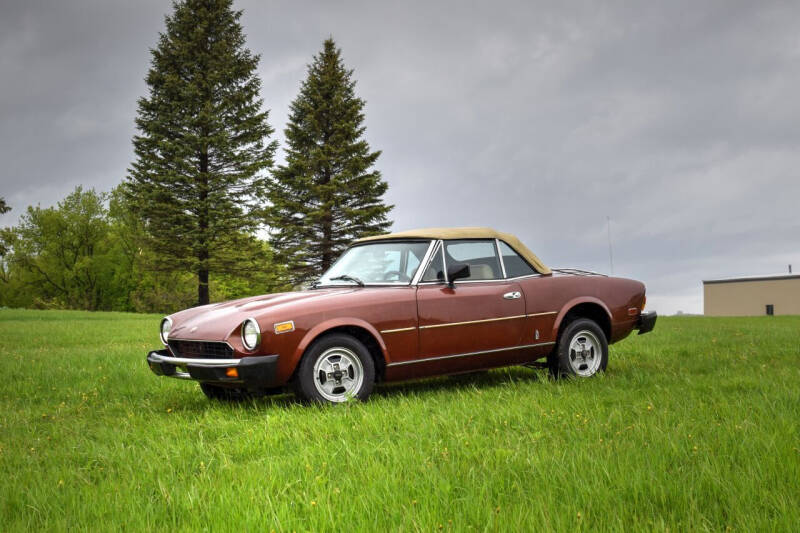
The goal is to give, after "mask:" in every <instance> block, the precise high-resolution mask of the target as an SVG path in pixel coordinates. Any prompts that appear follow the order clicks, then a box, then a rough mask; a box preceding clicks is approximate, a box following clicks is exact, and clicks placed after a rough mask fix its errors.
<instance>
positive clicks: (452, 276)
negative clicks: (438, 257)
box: [447, 263, 470, 288]
mask: <svg viewBox="0 0 800 533" xmlns="http://www.w3.org/2000/svg"><path fill="white" fill-rule="evenodd" d="M469 276H470V272H469V265H468V264H466V263H455V264H453V265H450V266H449V267H448V268H447V280H448V282H449V283H450V287H451V288H452V287H453V283H454V282H455V281H456V280H457V279H464V278H468V277H469Z"/></svg>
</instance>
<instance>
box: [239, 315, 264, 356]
mask: <svg viewBox="0 0 800 533" xmlns="http://www.w3.org/2000/svg"><path fill="white" fill-rule="evenodd" d="M248 322H252V323H253V324H254V325H255V326H256V344H255V346H248V345H247V341H245V340H244V325H245V324H247V323H248ZM239 335H240V336H241V337H242V346H243V347H244V349H245V350H247V351H248V352H252V351H255V350H256V349H258V347H259V346H261V326H259V325H258V321H257V320H256V319H255V318H253V317H247V318H245V319H244V320H243V321H242V325H241V331H240V332H239Z"/></svg>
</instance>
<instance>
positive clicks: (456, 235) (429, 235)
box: [356, 228, 552, 274]
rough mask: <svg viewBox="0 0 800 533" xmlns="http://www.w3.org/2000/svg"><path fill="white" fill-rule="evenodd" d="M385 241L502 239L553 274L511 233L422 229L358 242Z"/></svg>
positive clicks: (538, 266) (489, 230) (466, 229)
mask: <svg viewBox="0 0 800 533" xmlns="http://www.w3.org/2000/svg"><path fill="white" fill-rule="evenodd" d="M385 239H500V240H501V241H504V242H505V243H506V244H508V245H509V246H511V248H513V249H514V250H515V251H516V252H517V253H518V254H519V255H521V256H522V257H524V258H525V260H526V261H528V262H529V263H530V264H531V266H533V267H534V268H535V269H536V270H537V271H538V272H539V273H540V274H551V273H552V272H551V271H550V269H549V268H548V267H547V265H545V264H544V263H542V261H541V260H540V259H539V258H538V257H536V254H534V253H533V252H531V251H530V250H529V249H528V247H527V246H525V245H524V244H522V241H520V240H519V239H518V238H516V237H515V236H514V235H512V234H510V233H504V232H502V231H497V230H493V229H492V228H422V229H412V230H408V231H400V232H397V233H388V234H386V235H375V236H374V237H364V238H363V239H358V240H357V241H356V242H366V241H382V240H385Z"/></svg>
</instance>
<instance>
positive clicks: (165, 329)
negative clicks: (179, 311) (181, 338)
mask: <svg viewBox="0 0 800 533" xmlns="http://www.w3.org/2000/svg"><path fill="white" fill-rule="evenodd" d="M171 329H172V320H170V318H169V317H168V316H165V317H164V318H163V319H162V320H161V342H163V343H164V344H167V336H168V335H169V330H171Z"/></svg>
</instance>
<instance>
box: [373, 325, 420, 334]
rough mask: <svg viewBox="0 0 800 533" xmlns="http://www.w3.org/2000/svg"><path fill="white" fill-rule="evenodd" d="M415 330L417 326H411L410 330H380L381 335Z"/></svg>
mask: <svg viewBox="0 0 800 533" xmlns="http://www.w3.org/2000/svg"><path fill="white" fill-rule="evenodd" d="M415 329H417V326H411V327H410V328H397V329H382V330H381V334H386V333H400V332H401V331H412V330H415Z"/></svg>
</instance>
